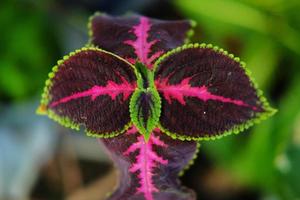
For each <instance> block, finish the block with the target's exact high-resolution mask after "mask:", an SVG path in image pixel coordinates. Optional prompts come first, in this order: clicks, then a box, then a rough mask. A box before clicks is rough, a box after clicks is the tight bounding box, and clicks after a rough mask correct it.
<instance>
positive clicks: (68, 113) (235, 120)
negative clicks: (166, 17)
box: [38, 14, 275, 200]
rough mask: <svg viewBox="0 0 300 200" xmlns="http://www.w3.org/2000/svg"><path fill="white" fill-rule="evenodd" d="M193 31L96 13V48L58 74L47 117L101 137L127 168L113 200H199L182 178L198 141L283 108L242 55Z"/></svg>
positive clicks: (63, 64) (92, 25)
mask: <svg viewBox="0 0 300 200" xmlns="http://www.w3.org/2000/svg"><path fill="white" fill-rule="evenodd" d="M194 25H195V23H194V22H192V21H188V20H181V21H163V20H157V19H151V18H148V17H144V16H139V15H130V16H124V17H112V16H109V15H106V14H96V15H94V16H92V17H91V19H90V21H89V29H90V42H89V43H88V45H87V46H86V47H84V48H82V49H80V50H77V51H75V52H73V53H71V54H70V55H68V56H65V57H64V58H63V60H60V61H58V64H57V65H56V66H55V67H54V68H53V71H52V72H51V73H50V74H49V79H48V80H47V81H46V86H45V89H44V93H43V95H42V100H41V105H40V107H39V109H38V112H39V113H40V114H47V115H48V116H49V117H50V118H52V119H54V120H55V121H57V122H59V123H60V124H62V125H64V126H66V127H70V128H73V129H79V128H80V127H81V126H83V127H84V128H85V130H86V133H87V135H89V136H93V137H97V138H102V139H99V141H100V142H101V143H103V144H104V146H105V147H106V148H107V149H108V151H109V152H110V154H111V158H112V159H113V160H114V162H115V164H116V166H117V167H118V168H119V170H120V180H119V184H118V187H117V188H116V190H115V191H114V192H113V193H112V194H111V195H110V196H109V197H108V199H111V200H112V199H113V200H119V199H120V200H126V199H128V200H129V199H130V200H135V199H136V200H139V199H145V200H154V199H158V200H168V199H172V200H192V199H196V196H195V194H194V193H193V191H192V190H190V189H187V188H185V187H183V186H182V185H181V184H180V181H179V180H178V175H179V174H181V173H182V172H183V170H184V169H186V168H187V166H189V165H190V164H191V163H192V162H193V159H194V158H195V157H196V153H197V151H198V147H199V141H200V140H209V139H215V138H220V137H222V136H224V135H229V134H232V133H239V132H240V131H243V130H244V129H247V128H249V127H250V126H252V125H253V124H254V123H257V122H259V121H261V120H262V119H265V118H267V117H269V116H271V115H272V114H273V113H274V112H275V110H274V109H272V108H271V107H270V106H269V104H268V103H267V101H266V99H265V98H264V97H263V95H262V92H261V91H260V90H259V89H257V86H256V84H255V83H254V81H253V80H252V78H251V77H250V73H249V71H248V70H247V69H246V68H245V64H244V63H243V62H241V61H240V59H239V58H237V57H234V56H233V55H232V54H228V53H227V52H226V51H224V50H223V49H220V48H218V47H216V46H213V45H210V44H208V45H206V44H197V43H196V44H187V43H188V41H189V36H190V35H192V32H193V31H192V28H193V26H194Z"/></svg>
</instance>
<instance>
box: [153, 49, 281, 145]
mask: <svg viewBox="0 0 300 200" xmlns="http://www.w3.org/2000/svg"><path fill="white" fill-rule="evenodd" d="M190 48H209V49H212V50H213V51H215V52H217V53H221V54H223V55H225V56H227V57H228V58H230V59H233V60H234V61H236V62H238V63H239V64H240V66H241V67H242V69H243V70H244V72H245V74H246V75H247V76H248V78H249V79H250V82H251V85H252V87H254V89H255V90H256V94H257V96H258V98H259V100H260V102H261V103H262V107H263V109H264V110H265V112H262V113H259V114H257V115H256V116H255V117H254V118H252V119H249V120H248V121H246V122H245V123H243V124H239V125H236V126H234V127H233V128H231V129H229V130H227V131H224V132H221V133H217V134H216V135H215V136H209V135H208V134H207V135H206V136H202V137H192V136H187V135H181V134H178V133H174V132H171V131H169V130H168V129H167V128H164V127H163V126H162V125H161V124H160V123H158V128H160V129H161V130H162V132H163V133H165V134H167V135H168V136H170V137H171V138H173V139H178V140H182V141H185V140H188V141H203V140H206V141H208V140H215V139H220V138H223V137H224V136H227V135H232V134H233V133H234V134H238V133H240V132H243V131H244V130H246V129H248V128H250V127H251V126H253V125H254V124H258V123H260V122H261V121H263V120H265V119H267V118H269V117H271V116H272V115H274V114H275V113H276V112H277V110H276V109H274V108H272V107H271V106H270V105H269V103H268V101H267V99H266V98H265V97H264V96H263V92H262V91H261V90H260V89H259V88H258V86H257V83H256V82H255V80H254V78H253V77H252V76H251V72H250V71H249V70H248V69H247V68H246V63H245V62H242V61H240V58H239V57H235V56H234V55H233V54H230V53H228V52H227V51H225V50H224V49H222V48H219V47H218V46H214V45H212V44H206V43H191V44H184V45H182V46H180V47H177V48H175V49H173V50H171V51H168V52H167V53H165V54H164V55H162V56H161V57H160V58H158V59H157V60H156V62H155V63H154V65H153V66H154V67H153V71H154V73H155V71H156V69H157V66H158V64H160V63H161V62H162V61H163V60H164V59H166V58H167V57H169V56H171V55H173V54H175V53H178V52H180V51H182V50H185V49H190Z"/></svg>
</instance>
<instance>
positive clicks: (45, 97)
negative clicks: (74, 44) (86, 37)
mask: <svg viewBox="0 0 300 200" xmlns="http://www.w3.org/2000/svg"><path fill="white" fill-rule="evenodd" d="M90 50H92V51H100V52H103V53H106V54H109V55H112V56H114V57H116V58H117V59H120V60H122V61H124V62H125V63H127V64H128V65H130V66H131V67H132V68H133V70H134V73H135V75H136V76H137V71H136V69H135V67H134V66H133V65H132V64H131V63H129V62H128V61H126V60H125V59H123V58H121V57H119V56H118V55H115V54H113V53H111V52H108V51H105V50H103V49H100V48H98V47H94V46H91V45H87V46H86V47H83V48H81V49H77V50H75V51H73V52H71V53H69V54H68V55H66V56H64V57H63V59H61V60H59V61H57V64H56V65H55V66H54V67H53V68H52V71H51V72H50V73H49V74H48V80H46V82H45V87H44V90H43V93H42V99H41V102H40V106H39V107H38V109H37V110H36V113H37V114H39V115H47V116H48V117H49V118H50V119H52V120H54V121H56V122H58V123H59V124H60V125H62V126H64V127H66V128H71V129H74V130H77V131H79V130H80V127H81V126H83V125H82V124H80V123H75V122H74V121H73V120H71V119H70V118H69V117H67V116H59V115H58V114H56V113H55V112H54V111H53V110H51V109H48V108H47V105H48V104H49V101H50V99H51V98H52V97H51V95H50V94H49V90H50V88H51V87H52V85H53V83H52V79H53V78H54V77H55V74H56V72H57V71H58V70H59V66H60V65H62V64H63V63H64V62H65V61H66V60H68V59H69V58H70V57H72V56H74V55H76V54H77V53H80V52H83V51H90ZM131 126H132V122H131V121H130V122H129V123H128V124H126V125H125V126H124V128H123V129H121V130H118V131H113V132H106V133H97V132H95V131H91V130H88V129H86V128H85V129H84V130H85V133H86V135H87V136H90V137H95V138H112V137H116V136H118V135H120V134H122V133H124V132H125V131H127V130H128V129H129V128H130V127H131Z"/></svg>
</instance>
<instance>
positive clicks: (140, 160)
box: [124, 127, 168, 200]
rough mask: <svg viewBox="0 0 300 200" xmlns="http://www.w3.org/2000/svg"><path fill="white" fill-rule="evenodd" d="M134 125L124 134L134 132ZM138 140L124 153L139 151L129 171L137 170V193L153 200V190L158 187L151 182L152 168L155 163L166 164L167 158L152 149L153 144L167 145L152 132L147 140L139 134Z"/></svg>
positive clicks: (156, 190)
mask: <svg viewBox="0 0 300 200" xmlns="http://www.w3.org/2000/svg"><path fill="white" fill-rule="evenodd" d="M136 132H137V129H136V127H133V128H132V129H130V130H128V131H127V133H126V134H132V133H136ZM137 139H138V141H137V142H135V143H133V144H132V145H131V146H130V147H129V148H128V149H127V150H126V151H125V152H124V155H125V156H128V155H129V154H131V153H134V152H136V151H139V154H138V155H137V156H136V162H135V163H133V164H132V165H131V167H130V169H129V171H130V172H131V173H135V172H139V175H138V178H139V181H140V187H139V188H138V189H137V193H143V194H144V197H145V199H146V200H153V195H152V193H153V192H158V189H157V188H156V187H155V186H154V184H153V180H152V177H153V168H154V167H156V166H157V164H162V165H167V164H168V160H165V159H163V158H162V157H161V156H159V155H157V153H156V152H155V151H154V150H153V145H157V146H161V147H167V145H166V144H165V143H164V142H163V141H161V140H160V139H159V137H157V136H155V135H154V134H151V135H150V139H149V141H148V142H146V141H145V140H144V137H143V136H142V135H140V136H139V137H138V138H137Z"/></svg>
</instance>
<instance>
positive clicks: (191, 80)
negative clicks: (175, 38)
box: [155, 44, 273, 139]
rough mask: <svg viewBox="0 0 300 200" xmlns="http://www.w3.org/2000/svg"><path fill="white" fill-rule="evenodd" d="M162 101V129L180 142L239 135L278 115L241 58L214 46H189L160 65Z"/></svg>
mask: <svg viewBox="0 0 300 200" xmlns="http://www.w3.org/2000/svg"><path fill="white" fill-rule="evenodd" d="M155 65H156V66H155V67H156V71H155V83H156V88H157V90H158V91H159V93H160V96H161V97H162V112H161V117H160V126H161V128H162V130H164V131H165V132H166V133H167V134H169V135H171V136H173V137H179V139H209V138H215V137H219V136H221V135H226V134H230V133H232V132H235V133H237V132H239V131H241V130H243V129H244V128H248V127H249V126H251V125H252V124H253V123H254V122H257V121H258V120H260V119H261V118H265V117H267V116H269V115H271V114H272V113H273V110H272V109H271V108H270V107H269V106H268V103H267V102H266V101H265V99H264V98H263V97H261V96H260V95H259V94H258V93H259V92H258V90H257V89H256V88H255V86H254V83H253V82H252V81H251V79H250V77H249V76H248V75H247V72H246V71H245V69H244V66H243V64H242V63H240V62H239V59H238V58H234V57H233V56H232V55H227V53H226V52H224V51H223V50H219V49H217V48H212V46H210V45H208V46H206V45H199V44H195V45H188V46H184V47H181V48H178V49H176V50H174V51H172V52H169V53H167V54H166V55H165V56H163V57H162V58H161V59H160V60H158V62H157V63H156V64H155Z"/></svg>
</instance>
